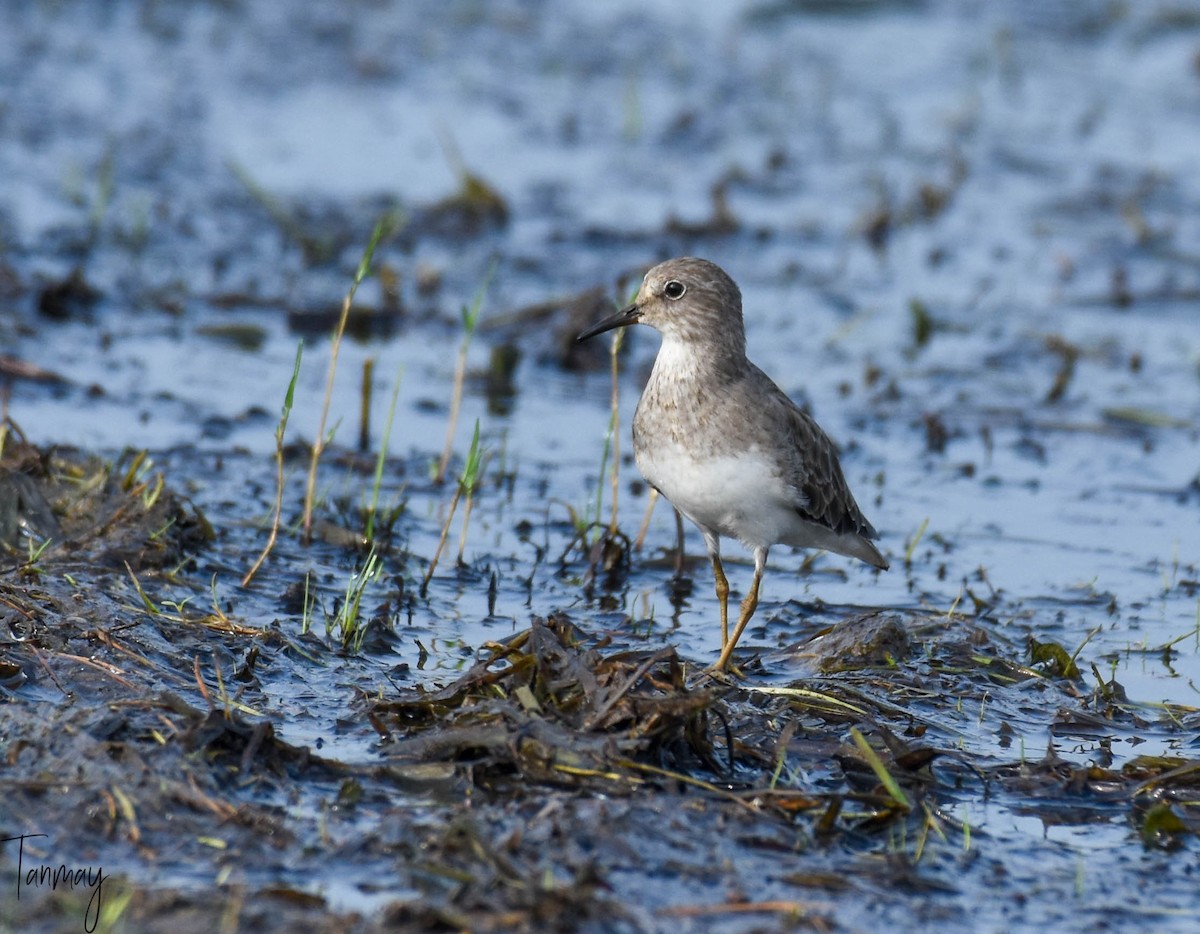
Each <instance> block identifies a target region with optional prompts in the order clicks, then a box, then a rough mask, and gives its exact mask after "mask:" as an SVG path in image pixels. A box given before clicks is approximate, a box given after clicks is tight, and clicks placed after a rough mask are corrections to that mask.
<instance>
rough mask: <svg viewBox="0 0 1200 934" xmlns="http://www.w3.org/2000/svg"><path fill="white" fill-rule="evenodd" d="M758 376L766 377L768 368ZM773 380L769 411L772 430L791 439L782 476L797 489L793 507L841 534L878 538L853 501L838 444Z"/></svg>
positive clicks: (804, 515)
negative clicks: (772, 425)
mask: <svg viewBox="0 0 1200 934" xmlns="http://www.w3.org/2000/svg"><path fill="white" fill-rule="evenodd" d="M762 378H763V379H767V380H769V377H767V376H766V374H763V375H762ZM771 385H772V388H773V389H775V392H774V393H771V394H770V398H771V403H770V408H771V409H772V411H771V412H770V413H769V416H770V417H771V419H772V421H774V422H775V423H776V430H777V431H782V432H783V433H784V434H785V436H786V437H787V439H788V441H790V442H791V443H790V445H789V451H790V452H791V457H790V458H788V460H787V462H786V467H785V471H786V472H785V475H784V476H785V479H786V480H787V482H788V484H789V485H790V486H791V487H792V488H793V489H794V490H795V491H796V498H795V503H794V505H795V507H796V511H797V512H798V513H799V514H800V516H801V517H802V518H804V519H807V520H808V521H809V522H815V523H817V524H818V525H823V526H825V528H827V529H832V530H833V531H834V532H836V533H837V534H839V535H859V536H862V537H863V538H868V539H870V538H878V537H879V533H877V532H876V531H875V528H874V526H872V525H871V523H870V522H868V521H867V517H866V516H864V515H863V513H862V510H861V509H859V508H858V503H856V502H855V501H854V494H852V493H851V492H850V487H849V486H848V485H847V483H846V477H845V475H844V474H843V473H842V466H841V464H840V463H839V461H838V451H837V446H836V445H835V444H834V443H833V441H831V440H830V438H829V436H828V435H827V434H825V432H824V431H822V430H821V426H820V425H818V424H817V423H816V422H815V421H814V420H813V419H812V417H811V416H809V415H807V414H806V413H805V412H803V411H802V410H801V409H800V408H799V407H798V406H797V405H796V403H794V402H793V401H792V400H791V399H789V398H788V397H787V396H786V395H785V394H784V392H783V391H782V390H781V389H779V388H778V387H777V386H775V384H774V383H772V384H771ZM764 414H768V413H764Z"/></svg>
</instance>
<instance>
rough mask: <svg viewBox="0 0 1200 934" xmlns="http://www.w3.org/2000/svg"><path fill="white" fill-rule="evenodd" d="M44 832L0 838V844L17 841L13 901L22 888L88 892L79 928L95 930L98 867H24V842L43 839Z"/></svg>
mask: <svg viewBox="0 0 1200 934" xmlns="http://www.w3.org/2000/svg"><path fill="white" fill-rule="evenodd" d="M44 836H46V834H44V833H23V834H20V835H19V836H16V837H0V844H4V843H10V842H11V841H13V840H18V841H20V842H19V843H18V845H17V901H20V900H21V890H22V889H45V888H49V889H91V890H92V897H91V898H89V899H88V903H87V909H86V910H85V911H84V913H83V929H84V931H86V932H87V934H92V931H94V930H96V925H97V924H98V923H99V921H100V900H101V897H102V896H101V894H100V893H101V886H103V884H104V870H103V869H101V868H100V867H99V866H95V867H93V866H68V865H67V864H66V863H63V864H62V865H60V866H51V865H43V864H38V865H36V866H29V867H26V865H25V841H26V840H33V839H34V838H36V837H44Z"/></svg>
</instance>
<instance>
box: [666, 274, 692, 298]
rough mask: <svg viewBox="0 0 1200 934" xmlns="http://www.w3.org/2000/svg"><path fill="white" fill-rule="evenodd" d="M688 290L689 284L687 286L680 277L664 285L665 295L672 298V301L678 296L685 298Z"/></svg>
mask: <svg viewBox="0 0 1200 934" xmlns="http://www.w3.org/2000/svg"><path fill="white" fill-rule="evenodd" d="M686 291H687V286H685V285H684V284H683V283H682V282H680V281H679V280H678V279H672V280H671V281H670V282H668V283H667V284H666V285H664V286H663V295H665V296H667V298H669V299H671V300H672V301H674V300H675V299H677V298H683V293H684V292H686Z"/></svg>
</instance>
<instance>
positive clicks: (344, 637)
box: [306, 545, 383, 652]
mask: <svg viewBox="0 0 1200 934" xmlns="http://www.w3.org/2000/svg"><path fill="white" fill-rule="evenodd" d="M382 573H383V563H382V562H381V561H380V560H379V554H378V553H377V552H376V550H375V546H374V545H372V546H371V550H370V551H369V552H368V553H367V559H366V561H364V562H363V566H362V568H360V569H358V570H356V571H355V572H354V573H353V574H351V575H350V580H349V581H347V582H346V595H345V599H343V600H342V603H341V606H339V607H338V610H337V613H335V614H334V617H333V619H332V621H330V622H328V623H327V624H326V632H327V633H328V634H330V635H333V634H336V635H337V637H338V639H339V640H340V641H341V643H342V648H343V649H345V650H349V651H351V652H358V651H359V650H361V649H362V644H363V640H364V639H365V638H366V636H367V624H366V622H365V621H364V620H363V618H362V601H363V596H364V595H365V594H366V592H367V588H368V587H369V586H370V585H371V584H372V583H373V582H374V581H376V580H377V579H378V578H379V576H380V575H381V574H382ZM306 583H307V582H306Z"/></svg>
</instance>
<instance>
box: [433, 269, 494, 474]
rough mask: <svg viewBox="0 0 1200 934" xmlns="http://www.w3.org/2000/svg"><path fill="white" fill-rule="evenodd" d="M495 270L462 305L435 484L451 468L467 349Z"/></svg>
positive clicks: (490, 272)
mask: <svg viewBox="0 0 1200 934" xmlns="http://www.w3.org/2000/svg"><path fill="white" fill-rule="evenodd" d="M495 271H496V264H495V262H493V263H492V265H491V266H490V267H489V268H488V271H487V275H485V276H484V277H483V282H481V283H480V284H479V288H478V289H477V290H476V291H475V297H474V298H473V299H472V300H471V304H470V305H463V306H462V323H463V338H462V342H461V343H460V344H459V345H458V359H457V360H455V362H454V385H453V388H452V389H451V391H450V413H449V415H448V416H447V421H446V443H445V444H444V445H443V446H442V456H441V457H440V458H439V459H438V463H437V469H436V470H435V471H434V475H433V480H434V482H435V483H439V484H440V483H445V482H446V471H447V470H448V469H449V467H450V456H451V454H452V453H453V451H454V432H455V430H456V429H457V428H458V413H459V410H460V409H461V408H462V395H463V383H464V382H465V381H466V378H467V351H468V350H469V349H470V347H471V339H472V338H473V337H474V336H475V330H476V328H477V327H478V326H479V312H480V311H481V310H482V308H483V297H484V295H485V294H486V293H487V287H488V283H489V282H491V280H492V274H493V273H494V272H495Z"/></svg>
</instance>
